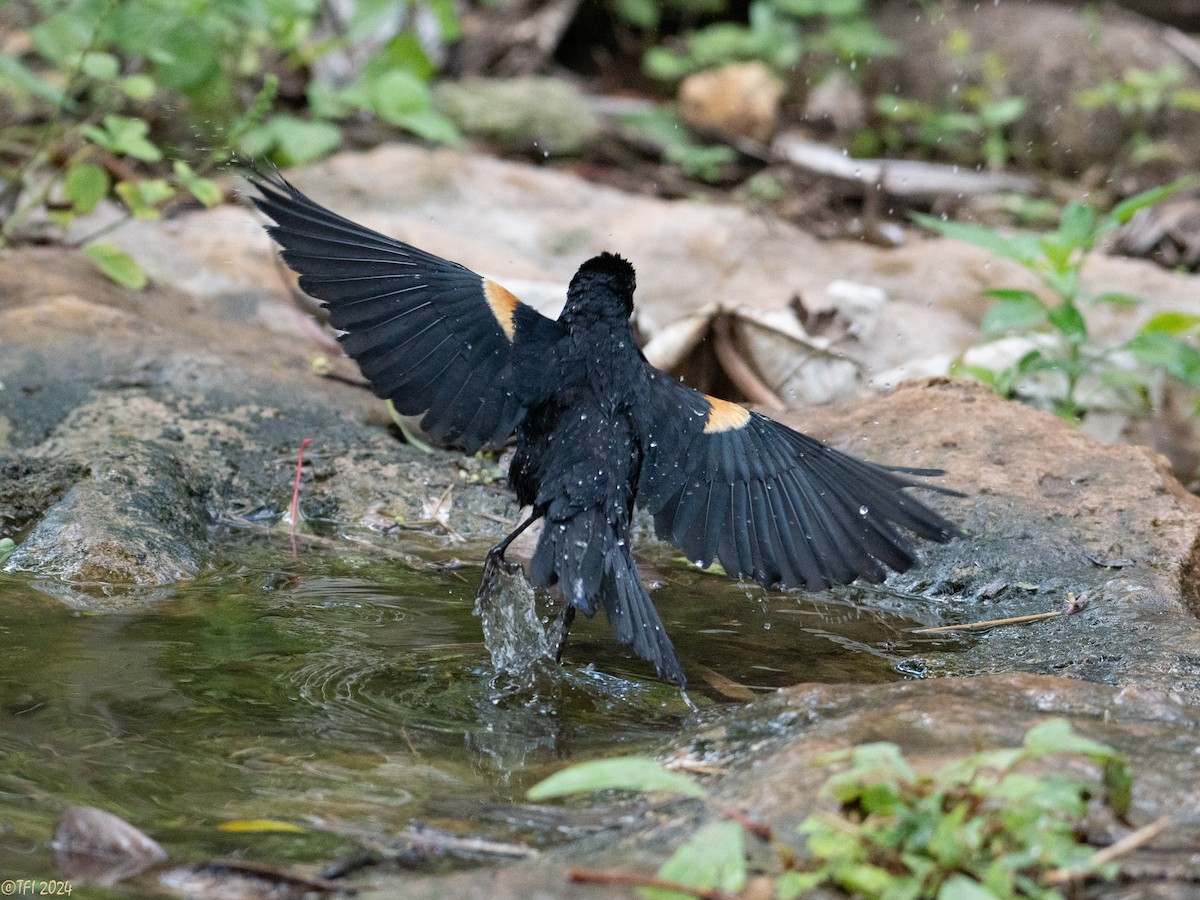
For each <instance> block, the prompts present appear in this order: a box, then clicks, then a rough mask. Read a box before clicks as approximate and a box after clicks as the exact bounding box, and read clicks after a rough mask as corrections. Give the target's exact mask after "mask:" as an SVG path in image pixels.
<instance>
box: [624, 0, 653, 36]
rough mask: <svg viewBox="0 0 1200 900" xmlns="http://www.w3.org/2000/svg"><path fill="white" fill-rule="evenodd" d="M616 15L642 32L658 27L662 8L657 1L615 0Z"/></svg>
mask: <svg viewBox="0 0 1200 900" xmlns="http://www.w3.org/2000/svg"><path fill="white" fill-rule="evenodd" d="M617 15H618V16H620V17H621V18H622V19H624V20H625V21H626V22H628V23H629V24H630V25H632V26H633V27H634V28H641V29H642V30H643V31H651V30H652V29H655V28H657V27H658V23H659V21H660V19H661V18H662V7H661V6H660V5H659V4H658V2H657V0H617Z"/></svg>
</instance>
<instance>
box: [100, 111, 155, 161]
mask: <svg viewBox="0 0 1200 900" xmlns="http://www.w3.org/2000/svg"><path fill="white" fill-rule="evenodd" d="M149 130H150V126H149V124H147V123H146V122H145V121H143V120H142V119H131V118H129V117H128V116H117V115H107V116H105V117H104V127H103V128H97V127H96V126H94V125H85V126H84V127H83V128H81V129H80V131H82V132H83V135H84V137H86V138H87V139H88V140H90V141H92V143H94V144H97V145H99V146H101V147H103V148H104V149H106V150H111V151H112V152H113V153H116V154H118V155H122V156H132V157H133V158H134V159H140V160H143V161H144V162H158V161H159V160H160V159H162V151H161V150H159V149H158V147H156V146H155V145H154V144H153V143H151V142H150V141H149V140H148V139H147V138H146V133H147V132H148V131H149Z"/></svg>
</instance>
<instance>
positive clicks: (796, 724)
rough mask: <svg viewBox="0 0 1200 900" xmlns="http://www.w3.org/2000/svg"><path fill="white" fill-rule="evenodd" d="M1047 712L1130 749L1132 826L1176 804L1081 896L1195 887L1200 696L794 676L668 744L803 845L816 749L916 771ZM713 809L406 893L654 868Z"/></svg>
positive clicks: (1071, 685)
mask: <svg viewBox="0 0 1200 900" xmlns="http://www.w3.org/2000/svg"><path fill="white" fill-rule="evenodd" d="M1051 718H1067V719H1069V720H1070V721H1071V722H1072V724H1073V725H1074V727H1075V728H1076V730H1078V731H1079V732H1080V733H1082V734H1083V735H1085V736H1087V737H1090V738H1093V739H1095V740H1099V741H1102V742H1104V743H1106V744H1108V745H1110V746H1112V747H1114V748H1115V749H1117V750H1119V751H1121V752H1122V753H1125V754H1126V755H1127V756H1128V757H1129V759H1130V770H1131V774H1132V775H1133V779H1134V784H1133V802H1132V806H1131V810H1130V816H1129V818H1130V823H1129V825H1130V826H1132V827H1138V826H1142V825H1146V824H1148V823H1150V822H1152V821H1154V820H1156V819H1158V818H1159V817H1161V816H1163V815H1166V814H1175V815H1177V819H1176V822H1175V824H1174V825H1173V826H1172V827H1171V829H1170V830H1169V832H1168V834H1169V837H1167V836H1164V837H1163V838H1162V839H1161V840H1160V841H1159V842H1158V843H1157V844H1153V845H1151V849H1146V848H1143V849H1142V850H1140V851H1136V852H1135V853H1134V854H1132V855H1131V856H1130V857H1128V858H1127V859H1126V860H1125V865H1126V867H1127V870H1128V871H1129V872H1130V878H1129V881H1126V882H1118V883H1113V884H1108V885H1100V886H1095V887H1091V888H1089V893H1088V896H1089V897H1100V898H1104V897H1109V898H1115V897H1126V896H1131V894H1130V893H1129V892H1130V891H1131V890H1133V889H1135V888H1137V887H1140V886H1141V885H1143V884H1145V885H1147V886H1153V887H1154V888H1155V890H1156V891H1159V890H1162V892H1161V893H1154V894H1153V895H1148V894H1136V896H1160V897H1181V898H1182V897H1186V896H1189V894H1188V891H1189V890H1190V888H1191V886H1192V885H1193V883H1194V880H1195V879H1196V878H1197V877H1200V869H1198V868H1197V860H1196V858H1195V855H1194V853H1192V851H1191V848H1193V847H1194V846H1195V842H1196V841H1197V840H1198V839H1200V820H1198V819H1196V817H1195V816H1194V815H1192V814H1191V812H1190V811H1191V810H1195V809H1197V808H1200V754H1198V753H1197V750H1198V749H1200V741H1198V740H1197V736H1196V735H1197V732H1198V730H1200V717H1198V716H1197V713H1196V707H1195V706H1192V705H1188V704H1186V703H1185V702H1183V700H1182V699H1181V698H1179V697H1178V696H1173V695H1171V694H1169V693H1162V692H1155V691H1151V690H1146V689H1141V688H1125V689H1120V690H1118V689H1115V688H1112V687H1107V686H1103V685H1096V684H1085V683H1081V682H1078V681H1074V680H1070V679H1064V678H1050V677H1039V676H1029V675H1008V676H995V677H984V678H969V679H948V680H947V679H938V680H930V681H914V682H902V683H898V684H889V685H871V686H859V687H854V686H848V685H798V686H796V687H794V688H789V689H787V690H784V691H781V692H779V693H778V694H777V695H775V696H773V697H771V698H765V699H762V700H759V701H758V702H756V703H753V704H750V705H748V706H746V707H743V708H742V709H740V710H739V711H738V713H737V714H736V715H735V716H734V717H732V718H730V719H723V720H721V721H719V722H717V723H715V724H713V725H711V726H709V727H701V728H700V729H698V730H697V731H696V732H694V733H692V734H689V735H687V736H685V737H684V738H682V739H681V740H680V742H679V745H678V747H677V750H676V755H677V756H678V757H681V758H683V759H686V760H687V761H689V762H691V763H693V764H697V765H700V766H702V767H712V768H714V769H716V770H717V771H719V772H721V773H723V774H721V775H719V776H717V777H716V778H715V779H712V780H710V784H709V786H710V788H711V790H712V795H713V797H714V799H715V800H716V801H717V803H718V804H721V805H723V806H725V807H728V808H733V809H738V810H742V811H745V812H747V813H749V815H750V816H751V818H753V819H754V820H756V821H758V822H761V823H764V824H766V825H768V826H770V827H771V829H772V831H773V833H774V838H775V840H776V841H779V842H781V843H785V844H791V845H793V846H799V844H800V842H799V838H798V836H797V835H796V831H795V829H796V827H797V826H798V825H799V824H800V822H801V821H803V820H804V818H805V817H806V816H807V815H809V814H810V813H812V812H814V811H817V810H819V809H824V808H828V804H829V803H830V800H829V799H828V798H821V797H819V791H820V787H821V785H822V784H823V783H824V782H825V780H826V779H827V778H828V777H829V776H830V775H831V774H832V773H833V769H832V768H831V766H830V765H829V764H828V763H822V762H819V760H820V758H821V756H823V755H824V754H826V753H828V752H830V751H832V750H839V749H844V748H846V747H849V746H851V745H853V744H856V743H864V742H868V741H888V742H892V743H895V744H897V745H899V747H900V749H901V751H902V752H903V753H904V754H905V756H906V757H907V758H908V760H909V762H910V763H911V764H912V765H913V767H914V768H915V769H917V770H918V771H928V770H930V769H932V768H934V767H936V766H937V765H939V764H941V763H943V762H945V761H947V760H948V759H951V758H955V757H960V756H963V755H966V754H968V753H971V752H974V751H976V750H988V749H998V748H1004V747H1017V746H1020V744H1021V742H1022V739H1023V738H1024V736H1025V733H1026V732H1027V731H1028V730H1029V729H1030V728H1032V727H1033V726H1035V725H1037V724H1039V723H1042V722H1045V721H1047V720H1048V719H1051ZM1070 764H1071V765H1075V763H1070ZM716 808H717V807H715V806H714V807H709V808H707V809H706V808H705V807H703V806H700V805H698V804H695V803H686V802H685V803H678V804H675V805H673V806H670V807H667V808H665V809H663V810H660V811H659V812H658V813H657V814H655V815H652V816H650V817H648V818H649V819H650V821H649V822H643V824H642V825H640V826H637V827H634V828H628V829H622V830H621V831H619V832H617V833H615V834H613V833H608V834H604V835H601V836H598V837H595V838H590V839H587V840H583V841H579V842H576V843H574V844H571V845H569V846H567V847H565V848H560V849H558V850H555V851H553V852H551V853H548V854H546V855H544V856H543V858H542V859H540V860H537V861H533V862H524V863H518V864H516V865H513V866H511V867H509V868H506V869H499V870H495V871H493V872H491V873H489V875H488V877H486V878H481V877H480V875H479V874H478V873H460V874H457V875H452V876H449V877H445V878H423V879H414V880H407V881H404V882H403V891H404V894H405V896H408V897H414V898H421V897H439V898H448V900H450V898H476V897H478V898H483V897H487V898H489V900H508V898H524V897H571V898H574V897H579V898H586V897H592V896H595V895H596V894H595V892H596V888H594V887H587V886H583V885H576V884H572V883H571V881H570V877H569V873H570V870H571V869H572V868H587V869H610V870H615V871H621V872H633V873H638V874H642V875H650V874H653V872H654V871H655V870H656V869H657V868H658V866H659V865H661V864H662V863H663V862H664V861H665V860H666V859H667V857H668V856H669V855H670V854H671V853H672V852H673V851H674V849H675V847H676V846H678V844H679V843H681V842H682V841H683V840H685V839H686V837H687V836H688V835H690V834H692V833H694V831H695V830H696V829H697V828H699V827H700V826H701V825H702V824H703V823H704V822H705V821H709V820H711V819H712V818H715V817H716V815H717V813H716ZM1181 811H1185V812H1183V813H1182V815H1180V812H1181ZM1128 831H1129V828H1128V827H1126V826H1124V825H1123V824H1122V823H1117V822H1113V821H1106V820H1101V821H1090V822H1089V839H1090V840H1093V841H1095V842H1097V843H1098V844H1107V843H1111V842H1112V841H1113V840H1115V839H1117V837H1119V836H1121V835H1123V834H1124V833H1127V832H1128ZM1142 879H1144V882H1143V881H1142ZM1129 882H1133V884H1130V883H1129ZM616 890H617V889H615V888H609V893H610V894H614V895H615V892H616ZM620 895H621V896H624V894H620ZM630 896H632V891H630Z"/></svg>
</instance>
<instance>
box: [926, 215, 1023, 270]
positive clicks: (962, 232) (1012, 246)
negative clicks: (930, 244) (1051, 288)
mask: <svg viewBox="0 0 1200 900" xmlns="http://www.w3.org/2000/svg"><path fill="white" fill-rule="evenodd" d="M909 216H910V217H911V218H913V219H915V220H916V221H917V222H919V223H921V224H922V225H924V226H925V227H926V228H929V229H932V230H933V231H936V232H937V233H938V234H940V235H942V236H943V237H948V238H953V239H954V240H957V241H965V242H966V243H968V244H974V245H975V246H976V247H982V248H983V249H984V250H988V251H990V252H992V253H994V254H996V255H997V256H1003V257H1005V258H1007V259H1015V260H1016V261H1017V262H1020V263H1026V264H1028V263H1031V262H1032V261H1033V260H1035V259H1037V258H1038V257H1039V256H1040V255H1041V251H1040V249H1039V247H1038V240H1037V238H1036V237H1034V236H1033V235H1029V234H1014V235H1010V236H1005V235H1003V234H1001V233H1000V232H998V231H995V230H993V229H991V228H985V227H983V226H982V225H973V224H971V223H969V222H952V221H949V220H945V219H940V218H938V217H937V216H930V215H926V214H925V213H916V212H913V213H909Z"/></svg>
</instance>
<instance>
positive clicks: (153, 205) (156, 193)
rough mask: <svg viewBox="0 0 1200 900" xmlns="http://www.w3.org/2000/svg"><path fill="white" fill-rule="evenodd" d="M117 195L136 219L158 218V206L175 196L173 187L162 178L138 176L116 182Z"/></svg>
mask: <svg viewBox="0 0 1200 900" xmlns="http://www.w3.org/2000/svg"><path fill="white" fill-rule="evenodd" d="M116 192H117V196H118V197H120V198H121V199H122V200H124V201H125V205H126V206H127V207H129V211H130V212H131V213H133V215H134V217H135V218H138V219H156V218H158V207H159V206H160V205H161V204H163V203H165V202H166V201H167V200H170V199H171V198H172V197H174V196H175V188H173V187H171V185H169V184H168V183H167V181H166V179H164V178H139V179H138V180H137V181H121V182H118V183H117V187H116Z"/></svg>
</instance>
